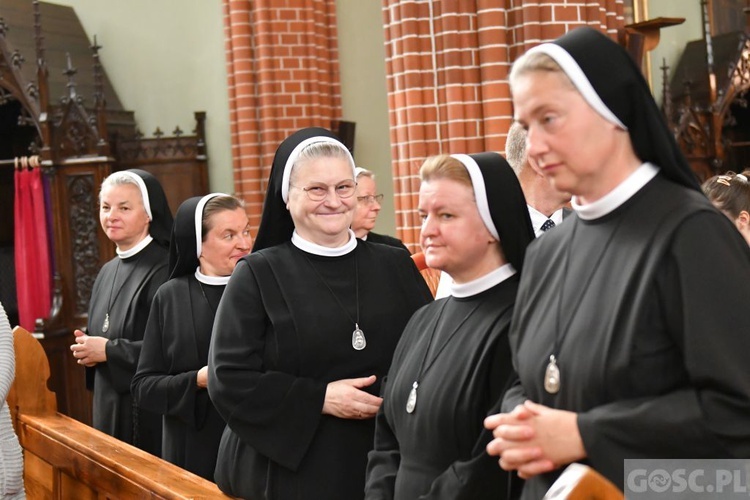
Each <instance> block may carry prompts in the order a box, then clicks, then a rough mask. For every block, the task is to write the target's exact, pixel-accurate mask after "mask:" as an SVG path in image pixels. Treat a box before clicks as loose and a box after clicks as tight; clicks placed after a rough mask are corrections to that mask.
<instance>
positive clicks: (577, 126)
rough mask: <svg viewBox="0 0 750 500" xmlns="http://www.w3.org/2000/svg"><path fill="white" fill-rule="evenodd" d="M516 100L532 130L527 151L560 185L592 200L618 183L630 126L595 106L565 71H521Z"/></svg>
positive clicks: (518, 116)
mask: <svg viewBox="0 0 750 500" xmlns="http://www.w3.org/2000/svg"><path fill="white" fill-rule="evenodd" d="M513 104H514V107H515V113H516V114H515V117H516V120H518V121H519V122H520V123H521V125H523V126H524V127H525V128H526V129H527V131H528V135H527V138H526V151H527V153H528V156H529V157H530V158H531V160H532V161H533V162H534V163H535V164H536V166H537V167H538V168H539V170H540V171H541V172H542V173H543V175H545V176H546V177H547V178H548V179H550V182H551V183H552V184H553V185H554V186H555V188H556V189H558V190H559V191H564V192H568V193H572V194H574V195H577V196H579V197H582V198H584V201H587V202H590V201H594V200H596V199H598V198H600V197H601V196H603V195H604V194H606V193H608V192H609V191H610V190H611V189H612V188H614V187H615V186H616V185H617V183H618V182H619V179H621V178H620V177H619V176H617V175H614V172H613V170H614V169H616V168H618V166H619V163H618V162H617V160H618V158H620V156H621V155H620V154H619V153H620V151H619V148H622V144H623V142H622V141H624V140H628V141H629V138H627V137H624V136H623V134H624V135H625V136H627V132H626V131H623V130H621V129H619V128H617V126H615V125H614V124H612V123H610V122H608V121H607V120H605V119H604V118H603V117H602V116H601V115H600V114H599V113H597V112H596V111H594V109H593V108H591V106H589V104H588V103H587V102H586V101H585V100H584V98H583V97H582V96H581V94H580V93H579V92H578V91H577V90H576V89H575V88H574V87H573V86H572V84H571V83H570V82H569V81H568V80H567V78H565V77H564V76H563V75H562V74H560V73H554V72H548V71H529V72H527V73H522V74H520V75H518V76H517V77H516V78H515V79H514V81H513ZM615 179H617V180H618V181H617V182H615V183H614V184H613V185H611V184H612V181H613V180H615Z"/></svg>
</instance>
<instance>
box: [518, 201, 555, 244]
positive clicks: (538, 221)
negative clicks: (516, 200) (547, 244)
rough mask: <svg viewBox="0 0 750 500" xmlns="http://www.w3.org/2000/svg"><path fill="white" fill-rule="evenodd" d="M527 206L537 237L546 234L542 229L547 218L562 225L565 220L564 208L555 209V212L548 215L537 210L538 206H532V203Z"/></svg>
mask: <svg viewBox="0 0 750 500" xmlns="http://www.w3.org/2000/svg"><path fill="white" fill-rule="evenodd" d="M526 207H527V208H528V209H529V217H530V218H531V227H533V228H534V236H536V237H537V238H538V237H540V236H541V235H543V234H544V231H542V224H544V223H545V222H547V219H552V222H554V223H555V225H556V226H557V225H560V224H561V223H562V221H563V209H562V208H558V209H557V210H555V212H554V213H553V214H552V215H550V216H549V217H547V216H546V215H544V214H543V213H542V212H540V211H539V210H537V209H536V208H534V207H532V206H531V205H526Z"/></svg>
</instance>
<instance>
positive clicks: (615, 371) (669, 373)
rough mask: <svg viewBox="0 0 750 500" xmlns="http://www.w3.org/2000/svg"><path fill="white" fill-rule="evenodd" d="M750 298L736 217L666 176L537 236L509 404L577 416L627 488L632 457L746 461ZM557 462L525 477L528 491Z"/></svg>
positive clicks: (604, 464)
mask: <svg viewBox="0 0 750 500" xmlns="http://www.w3.org/2000/svg"><path fill="white" fill-rule="evenodd" d="M548 263H555V265H549V264H548ZM615 270H616V274H613V271H615ZM748 297H750V251H749V250H748V246H747V244H746V243H745V242H744V240H742V238H741V237H740V235H739V233H738V232H737V231H736V229H735V228H733V227H732V225H731V222H730V221H729V219H727V217H725V216H724V215H722V214H720V213H719V212H717V211H716V210H715V209H714V208H713V207H712V206H711V204H710V203H709V202H708V200H706V199H705V197H704V196H703V195H702V194H701V193H699V192H697V191H695V190H691V189H688V188H686V187H683V186H679V185H677V184H676V183H674V182H671V181H669V180H667V179H665V178H664V177H663V176H662V175H661V174H659V175H657V176H656V177H655V178H653V179H652V180H651V181H650V182H649V183H648V184H646V185H645V186H644V187H643V188H641V190H640V191H639V192H637V193H636V194H635V195H634V196H633V197H632V198H630V199H629V200H628V201H626V202H625V203H624V204H622V205H621V206H619V207H618V208H616V209H615V210H614V211H612V212H611V213H609V214H607V215H605V216H603V217H601V218H598V219H594V220H582V219H580V218H578V217H577V216H573V217H569V218H568V219H567V220H566V222H565V224H561V225H560V226H559V228H556V229H555V230H554V231H549V233H548V234H546V235H545V236H544V238H541V239H540V240H539V241H537V242H534V243H532V245H530V246H529V250H528V252H527V260H526V266H525V269H524V276H523V279H522V280H521V286H520V289H519V293H518V300H517V304H516V313H515V315H514V318H513V327H512V330H511V346H512V347H513V351H514V354H515V359H514V363H515V366H516V368H517V369H518V372H519V376H520V382H521V385H516V386H515V387H514V388H513V389H511V390H510V391H508V393H507V394H506V397H505V402H504V405H503V410H504V411H511V410H512V409H513V407H514V406H515V405H517V404H521V403H522V402H523V400H525V399H531V400H532V401H535V402H538V403H541V404H544V405H547V406H550V407H552V408H559V409H564V410H569V411H574V412H577V413H578V427H579V430H580V433H581V437H582V439H583V444H584V448H585V449H586V452H587V454H588V459H587V461H586V463H588V464H590V465H592V466H593V467H594V468H595V469H596V470H597V471H599V472H600V473H602V474H604V475H605V476H606V477H607V478H609V479H610V480H611V481H612V482H614V483H615V484H616V485H618V486H619V487H620V488H623V464H624V462H623V460H624V459H626V458H739V457H748V456H750V425H748V415H750V377H747V376H746V375H745V374H746V373H747V353H748V352H750V336H748V335H747V332H750V316H748V315H747V314H746V312H745V311H746V305H747V304H746V301H747V298H748ZM556 346H557V354H556V357H557V364H558V366H559V369H560V390H559V392H558V393H557V394H554V395H553V394H549V393H548V392H546V391H545V389H544V383H543V382H544V376H545V369H546V367H547V364H548V362H549V358H550V355H551V354H553V353H554V352H555V350H556ZM559 472H560V471H559V470H558V471H556V472H555V473H550V474H546V475H543V476H539V477H535V478H533V479H531V480H528V481H526V485H525V487H524V491H523V498H528V499H539V498H542V496H544V492H546V491H547V489H548V488H549V487H550V486H551V484H552V482H553V481H554V480H555V479H556V478H557V476H558V475H559Z"/></svg>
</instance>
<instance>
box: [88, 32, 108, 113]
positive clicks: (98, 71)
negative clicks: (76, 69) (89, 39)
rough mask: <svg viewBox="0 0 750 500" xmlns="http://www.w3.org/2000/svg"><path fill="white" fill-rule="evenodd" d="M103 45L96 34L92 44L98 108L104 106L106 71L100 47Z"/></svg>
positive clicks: (95, 104)
mask: <svg viewBox="0 0 750 500" xmlns="http://www.w3.org/2000/svg"><path fill="white" fill-rule="evenodd" d="M101 48H102V46H101V45H99V44H98V43H96V35H94V43H93V45H91V51H92V53H93V54H92V55H93V58H94V106H96V107H97V108H103V107H104V106H105V102H104V76H103V74H104V72H103V71H102V63H101V61H100V59H99V49H101Z"/></svg>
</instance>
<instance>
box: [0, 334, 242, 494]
mask: <svg viewBox="0 0 750 500" xmlns="http://www.w3.org/2000/svg"><path fill="white" fill-rule="evenodd" d="M13 334H14V342H15V353H16V378H15V382H14V384H13V387H12V388H11V390H10V393H9V394H8V406H9V407H10V409H11V414H12V416H13V425H14V427H15V429H16V433H17V434H18V439H19V441H20V443H21V446H22V447H23V449H24V483H25V486H26V494H27V497H28V498H29V499H37V498H40V499H41V498H43V499H61V500H62V499H65V500H67V499H71V498H75V499H80V500H88V499H92V500H93V499H99V500H101V499H106V498H111V499H118V500H126V499H133V498H149V499H188V498H229V497H227V496H226V495H224V494H222V493H221V491H220V490H219V489H218V487H217V486H216V485H215V484H214V483H212V482H210V481H206V480H205V479H203V478H201V477H199V476H196V475H195V474H192V473H190V472H188V471H186V470H184V469H181V468H179V467H177V466H175V465H172V464H170V463H168V462H166V461H164V460H161V459H160V458H157V457H155V456H153V455H150V454H148V453H146V452H144V451H142V450H139V449H138V448H135V447H134V446H131V445H129V444H126V443H123V442H122V441H119V440H117V439H115V438H113V437H111V436H108V435H106V434H104V433H102V432H99V431H97V430H96V429H93V428H91V427H89V426H87V425H85V424H83V423H81V422H79V421H77V420H74V419H72V418H70V417H67V416H65V415H62V414H60V413H58V412H57V407H56V402H55V395H54V393H52V392H50V391H49V390H48V389H47V380H48V378H49V374H50V370H49V363H48V362H47V357H46V355H45V354H44V350H43V349H42V346H41V345H40V344H39V342H38V341H37V340H36V339H35V338H34V337H33V336H32V335H31V334H30V333H29V332H28V331H26V330H24V329H23V328H20V327H17V328H15V329H14V330H13Z"/></svg>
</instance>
